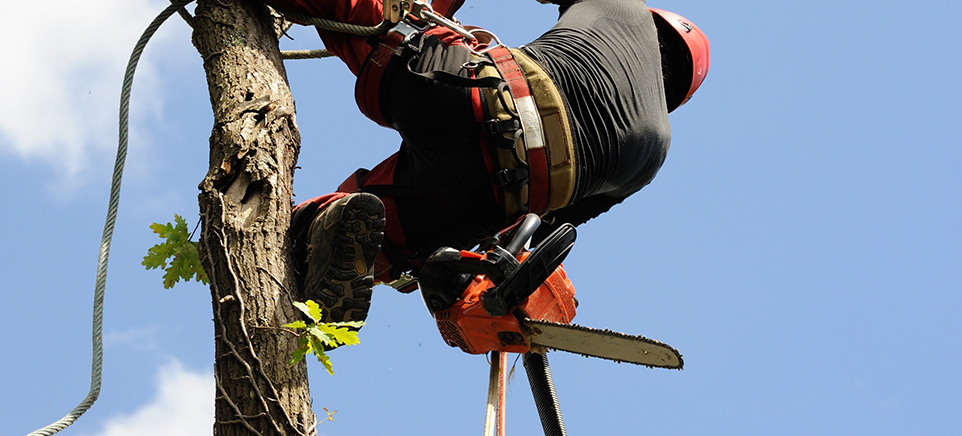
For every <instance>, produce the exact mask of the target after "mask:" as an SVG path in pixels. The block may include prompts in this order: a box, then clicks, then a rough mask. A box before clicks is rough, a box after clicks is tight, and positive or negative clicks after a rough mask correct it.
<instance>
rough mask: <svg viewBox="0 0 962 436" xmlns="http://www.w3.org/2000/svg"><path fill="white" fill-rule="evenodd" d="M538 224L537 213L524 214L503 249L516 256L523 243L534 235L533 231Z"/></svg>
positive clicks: (539, 221) (539, 223) (536, 228)
mask: <svg viewBox="0 0 962 436" xmlns="http://www.w3.org/2000/svg"><path fill="white" fill-rule="evenodd" d="M540 225H541V218H538V215H535V214H533V213H529V214H527V215H525V216H524V220H523V221H521V225H519V226H518V229H517V230H515V233H514V236H513V237H512V238H511V242H509V243H508V244H507V245H505V246H504V250H505V251H507V252H508V253H511V255H512V256H517V255H518V254H519V253H521V250H523V249H524V245H525V244H527V243H528V241H529V240H531V237H532V236H534V232H535V231H536V230H538V226H540Z"/></svg>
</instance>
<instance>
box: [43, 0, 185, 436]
mask: <svg viewBox="0 0 962 436" xmlns="http://www.w3.org/2000/svg"><path fill="white" fill-rule="evenodd" d="M192 1H193V0H171V5H170V6H168V7H167V8H166V9H164V11H163V12H161V13H160V14H159V15H157V17H156V18H154V21H152V22H151V23H150V25H149V26H148V27H147V29H146V30H144V33H143V35H141V37H140V40H138V42H137V45H136V46H135V47H134V50H133V52H132V53H131V54H130V60H129V62H128V63H127V71H126V73H125V74H124V83H123V90H122V91H121V94H120V140H119V142H118V145H117V159H116V161H115V163H114V173H113V178H112V182H111V185H110V199H109V202H108V205H107V219H106V221H105V222H104V233H103V237H102V238H101V240H100V257H99V259H98V260H97V280H96V283H95V286H94V307H93V334H92V342H93V359H92V362H91V371H90V391H89V392H88V393H87V397H86V398H84V399H83V401H81V402H80V404H78V405H77V407H75V408H74V409H73V410H72V411H70V413H68V414H67V415H66V416H64V417H63V418H60V420H59V421H57V422H54V423H52V424H50V425H47V426H46V427H43V428H41V429H39V430H35V431H33V432H32V433H30V434H29V436H34V435H36V436H48V435H52V434H54V433H58V432H60V431H61V430H63V429H65V428H67V427H69V426H70V425H71V424H73V423H74V421H76V420H77V419H78V418H80V416H81V415H83V414H84V413H86V412H87V410H89V409H90V407H91V406H93V404H94V402H95V401H97V397H99V396H100V386H101V379H102V375H103V361H104V344H103V325H104V289H105V288H106V283H107V260H108V258H109V257H110V243H111V241H112V240H113V234H114V225H115V224H116V222H117V209H118V208H119V205H120V186H121V181H122V179H123V174H124V164H125V163H126V160H127V131H128V125H129V107H130V92H131V88H132V85H133V81H134V71H136V70H137V63H138V62H139V60H140V55H141V53H143V51H144V47H146V46H147V42H148V41H149V40H150V38H151V37H152V36H153V35H154V33H155V32H156V31H157V29H158V28H159V27H160V25H161V24H163V23H164V21H166V20H167V18H169V17H170V16H171V15H173V14H174V13H176V12H177V11H179V10H181V9H182V8H183V7H184V6H186V5H187V4H188V3H190V2H192Z"/></svg>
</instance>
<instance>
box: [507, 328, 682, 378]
mask: <svg viewBox="0 0 962 436" xmlns="http://www.w3.org/2000/svg"><path fill="white" fill-rule="evenodd" d="M521 328H522V330H523V332H524V336H525V339H527V340H528V341H529V342H530V343H532V344H534V345H540V346H542V347H546V348H549V349H553V350H558V351H567V352H569V353H575V354H581V355H583V356H587V357H598V358H601V359H608V360H613V361H615V362H619V363H622V362H624V363H632V364H635V365H643V366H647V367H649V368H667V369H682V367H683V366H684V364H685V363H684V361H683V360H682V358H681V353H679V352H678V350H676V349H674V348H672V347H671V346H670V345H668V344H665V343H663V342H659V341H656V340H654V339H648V338H646V337H644V336H639V335H629V334H625V333H619V332H615V331H611V330H607V329H605V330H601V329H594V328H590V327H583V326H579V325H576V324H561V323H556V322H550V321H536V320H532V319H525V320H524V321H522V322H521Z"/></svg>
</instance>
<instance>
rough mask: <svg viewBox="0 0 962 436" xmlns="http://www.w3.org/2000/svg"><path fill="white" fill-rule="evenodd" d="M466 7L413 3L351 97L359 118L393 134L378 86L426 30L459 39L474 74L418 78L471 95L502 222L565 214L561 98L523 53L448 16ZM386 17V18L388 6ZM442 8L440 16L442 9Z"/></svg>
mask: <svg viewBox="0 0 962 436" xmlns="http://www.w3.org/2000/svg"><path fill="white" fill-rule="evenodd" d="M460 3H463V0H435V2H434V5H435V6H439V10H443V11H444V14H443V15H441V14H438V13H437V12H436V10H435V9H433V8H432V6H431V5H428V4H426V3H424V2H423V1H420V0H416V1H414V2H413V3H411V10H410V11H409V12H408V13H405V14H403V15H401V16H400V19H399V21H397V23H396V24H395V25H394V26H393V27H392V28H391V29H390V30H389V31H387V32H386V33H384V34H383V35H381V36H380V38H378V39H377V40H376V41H375V48H374V50H372V52H371V54H370V56H369V57H368V59H367V60H366V61H365V63H364V65H363V66H362V68H361V71H360V72H359V74H358V80H357V85H356V88H355V98H356V100H357V104H358V107H359V108H360V110H361V112H362V113H364V114H365V115H366V116H367V117H368V118H370V119H371V120H373V121H375V122H377V123H378V124H380V125H383V126H386V127H390V124H391V123H390V120H388V119H387V116H386V115H385V113H384V111H383V110H382V105H381V92H380V91H381V85H382V80H383V79H384V78H385V77H386V76H388V75H390V74H391V71H393V70H394V69H395V68H399V67H400V66H403V65H404V64H405V62H404V61H405V60H407V59H410V58H411V57H412V56H414V55H415V54H416V51H417V43H418V41H419V40H420V38H422V37H423V36H424V34H425V31H426V30H428V29H429V28H431V27H433V26H436V25H441V26H444V27H447V28H449V29H451V30H453V31H454V32H456V33H458V34H460V35H462V36H463V37H464V42H465V46H466V47H467V48H468V49H469V50H470V51H471V52H472V61H471V62H469V63H466V64H465V65H464V66H463V67H464V68H468V69H471V70H473V77H472V78H466V77H463V76H458V75H456V74H451V73H449V72H444V71H434V72H429V73H420V75H422V76H425V77H427V78H429V79H432V80H437V81H441V82H444V83H448V84H454V85H459V86H464V87H470V88H477V89H479V90H480V92H472V93H471V95H473V96H474V99H473V100H474V101H473V102H472V104H473V105H474V107H475V111H474V112H475V115H476V117H477V120H476V121H478V122H480V123H481V124H482V126H483V128H482V130H483V132H484V133H483V134H482V138H481V142H482V146H483V147H485V148H487V149H489V150H491V153H490V155H492V161H491V162H489V170H490V171H491V180H490V181H491V183H493V184H494V185H495V186H496V187H497V188H498V195H499V197H500V201H501V203H502V204H503V206H504V216H505V217H506V218H507V219H513V217H518V216H520V215H522V214H524V213H527V212H533V213H537V214H539V215H543V214H545V213H547V212H549V211H551V210H554V209H558V208H561V207H564V206H566V205H567V204H568V202H569V201H570V199H571V195H572V193H573V192H574V184H575V166H574V145H573V141H572V136H571V127H570V125H569V123H568V117H567V113H566V111H565V107H564V102H563V99H562V97H561V93H560V92H559V91H558V89H557V87H555V85H554V83H553V82H552V81H551V79H550V78H549V77H548V75H547V73H546V72H545V71H544V70H543V69H542V68H541V67H540V66H538V65H537V64H536V63H535V62H534V61H532V60H531V59H530V58H528V56H527V55H525V54H524V52H523V51H521V50H518V49H508V48H507V47H505V46H504V45H502V44H501V42H500V40H498V38H497V36H495V35H494V34H492V33H491V32H489V31H487V30H485V29H481V28H475V27H462V26H461V25H460V24H458V23H456V22H455V21H453V20H452V19H450V18H449V17H450V16H452V15H453V13H454V11H455V10H456V9H457V6H460ZM385 8H386V10H385V17H387V16H388V12H387V8H391V5H390V2H388V3H387V4H386V5H385ZM440 8H443V9H440Z"/></svg>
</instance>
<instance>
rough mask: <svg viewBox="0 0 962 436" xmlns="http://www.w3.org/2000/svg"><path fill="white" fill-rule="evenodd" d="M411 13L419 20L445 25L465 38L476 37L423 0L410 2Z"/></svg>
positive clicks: (471, 38)
mask: <svg viewBox="0 0 962 436" xmlns="http://www.w3.org/2000/svg"><path fill="white" fill-rule="evenodd" d="M411 15H414V17H415V18H417V19H419V20H424V21H427V22H430V23H434V24H439V25H441V26H444V27H447V28H448V29H451V30H453V31H454V32H455V33H457V34H458V35H461V36H463V37H465V38H467V39H470V40H472V41H474V40H475V39H476V38H475V37H474V35H472V34H471V32H469V31H468V30H467V29H465V28H464V27H462V26H461V25H460V24H458V23H457V22H455V21H453V20H450V19H448V18H447V17H445V16H443V15H440V14H438V13H437V12H434V8H432V7H431V5H429V4H427V3H425V2H424V1H423V0H414V1H413V2H412V3H411Z"/></svg>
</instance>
